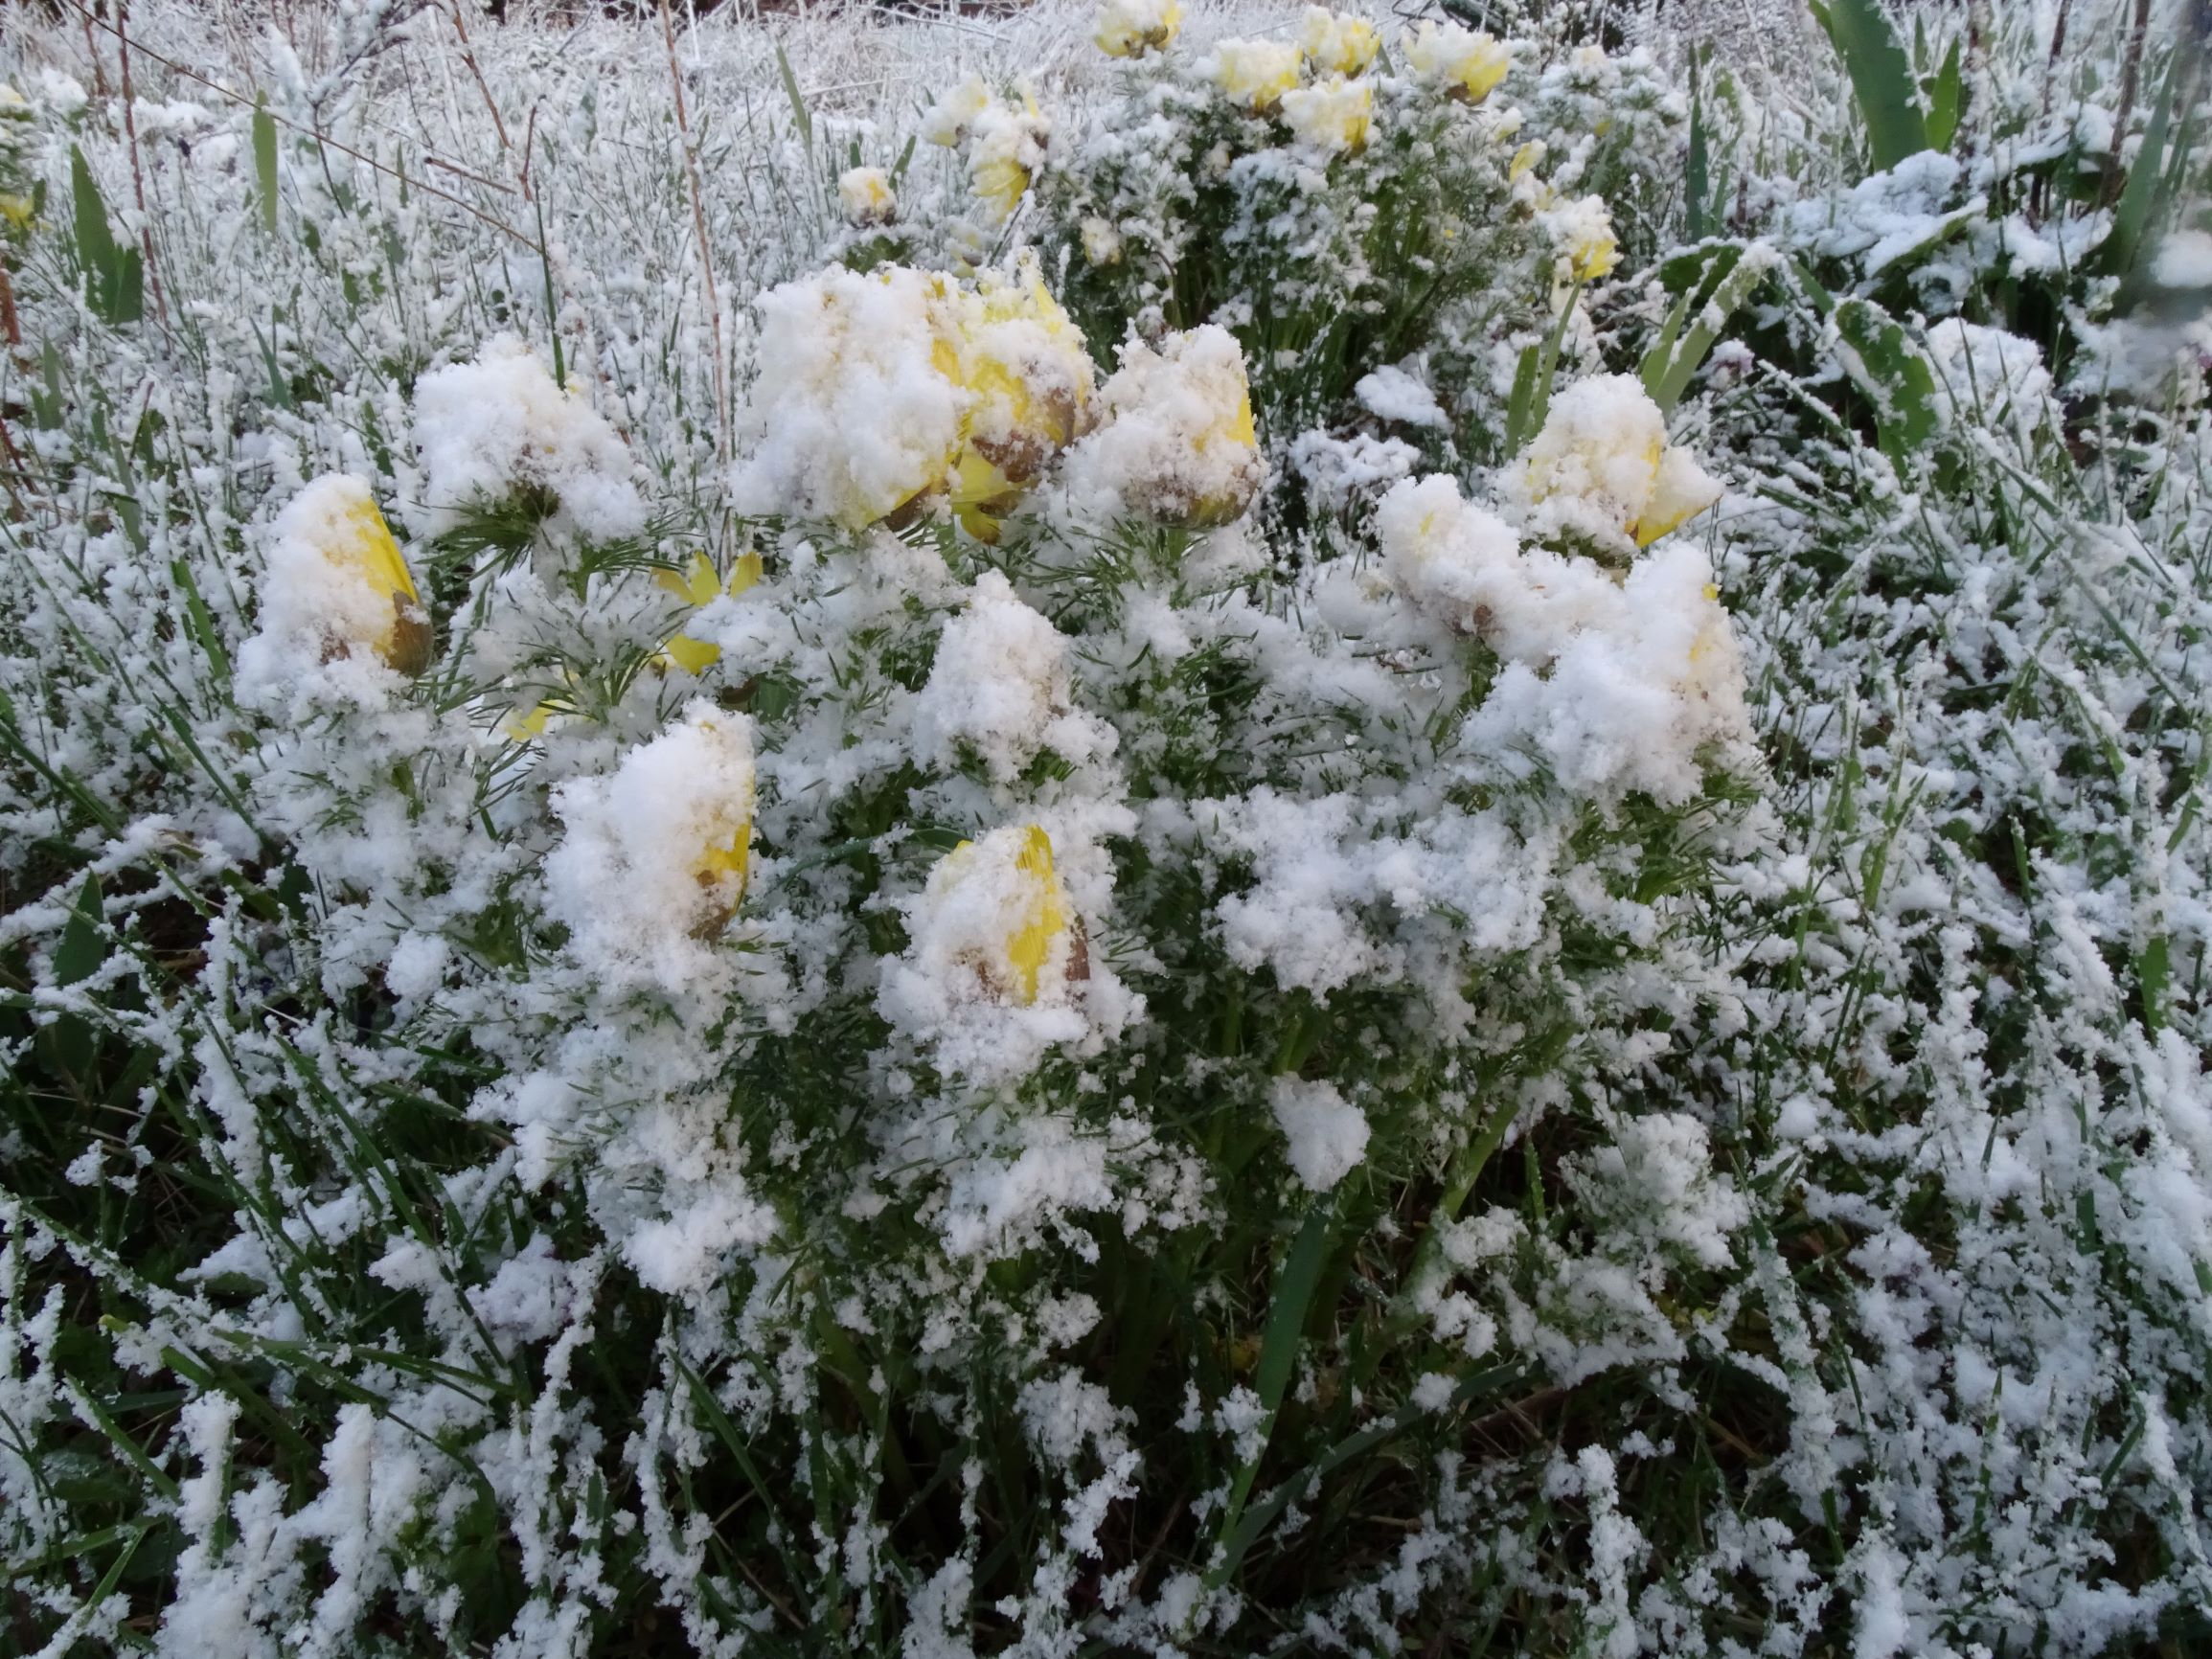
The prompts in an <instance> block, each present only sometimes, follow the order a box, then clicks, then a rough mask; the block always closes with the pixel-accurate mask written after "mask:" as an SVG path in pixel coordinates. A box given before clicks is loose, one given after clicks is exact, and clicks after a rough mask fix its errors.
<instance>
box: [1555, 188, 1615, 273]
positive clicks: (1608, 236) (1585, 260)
mask: <svg viewBox="0 0 2212 1659" xmlns="http://www.w3.org/2000/svg"><path fill="white" fill-rule="evenodd" d="M1550 219H1551V233H1552V240H1553V242H1554V244H1555V245H1556V246H1557V247H1558V248H1559V251H1560V254H1561V256H1562V258H1563V259H1564V260H1565V261H1566V263H1567V270H1568V273H1569V274H1570V275H1571V276H1572V277H1573V279H1574V280H1575V281H1576V282H1578V283H1594V282H1598V281H1600V280H1601V279H1603V278H1605V277H1608V276H1609V275H1611V274H1612V269H1613V267H1614V266H1615V265H1617V264H1619V263H1620V261H1621V249H1620V244H1619V242H1617V241H1616V240H1614V239H1613V216H1612V213H1611V210H1609V209H1608V207H1607V206H1606V201H1605V197H1603V196H1596V195H1586V196H1584V197H1583V198H1582V199H1581V200H1580V201H1571V202H1565V203H1562V204H1561V205H1560V206H1558V207H1555V208H1554V209H1552V211H1551V215H1550Z"/></svg>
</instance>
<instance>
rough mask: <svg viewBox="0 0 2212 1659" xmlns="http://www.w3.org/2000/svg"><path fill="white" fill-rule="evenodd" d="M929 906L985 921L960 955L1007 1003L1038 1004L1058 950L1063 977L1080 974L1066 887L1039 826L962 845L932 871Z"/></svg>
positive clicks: (997, 833)
mask: <svg viewBox="0 0 2212 1659" xmlns="http://www.w3.org/2000/svg"><path fill="white" fill-rule="evenodd" d="M1010 853H1011V854H1012V856H1011V858H1010V857H1009V854H1010ZM1010 866H1011V867H1010ZM985 883H989V884H990V885H989V886H988V887H984V885H983V884H985ZM978 889H981V891H978ZM925 901H926V902H929V903H930V904H931V905H932V906H933V908H935V909H936V910H938V911H939V912H940V913H951V912H955V911H957V912H960V913H965V914H969V915H974V914H982V915H985V916H987V918H988V920H985V921H984V923H983V934H984V936H983V937H982V938H980V939H974V940H972V941H970V942H969V943H968V944H967V945H966V947H965V948H963V949H961V950H960V952H959V954H960V957H961V958H962V959H963V960H964V961H965V962H966V963H967V965H968V966H970V967H972V968H973V969H974V971H975V973H976V976H977V977H978V978H979V979H981V980H982V981H983V983H984V985H985V986H986V987H987V988H988V989H990V991H991V992H992V995H993V996H996V997H997V998H998V999H999V1000H1000V1001H1002V1002H1008V1003H1013V1004H1015V1005H1018V1006H1020V1007H1023V1008H1027V1007H1029V1006H1030V1005H1031V1004H1033V1003H1035V1002H1036V1001H1037V999H1038V992H1039V991H1040V990H1041V989H1043V984H1044V976H1045V970H1046V968H1047V967H1048V966H1050V965H1051V964H1052V962H1053V959H1054V957H1055V955H1056V946H1057V947H1058V951H1057V954H1059V955H1060V963H1061V971H1062V975H1063V976H1064V977H1067V978H1076V977H1080V974H1079V972H1078V971H1077V963H1078V961H1079V958H1078V956H1077V948H1078V944H1079V942H1078V940H1076V939H1075V938H1074V937H1072V936H1071V920H1072V919H1071V916H1070V912H1069V908H1068V902H1067V890H1066V889H1065V888H1063V887H1062V886H1061V885H1060V876H1059V875H1058V874H1057V873H1056V872H1055V871H1054V869H1053V864H1052V838H1051V837H1050V836H1048V835H1047V834H1045V832H1044V830H1041V829H1040V828H1038V826H1037V825H1035V824H1031V825H1027V826H1025V827H1023V828H1021V829H1018V830H1015V829H1007V830H993V831H992V833H991V834H989V835H987V836H985V837H984V838H983V840H982V841H981V842H980V843H977V842H973V841H963V842H961V843H960V845H959V846H957V847H955V848H954V849H953V850H952V851H951V852H947V853H946V855H945V857H944V858H943V859H942V860H940V861H939V863H938V866H937V868H936V869H935V870H933V871H931V872H930V874H929V885H928V889H927V892H926V895H925ZM963 931H964V932H965V931H967V929H963ZM1062 941H1065V943H1061V942H1062Z"/></svg>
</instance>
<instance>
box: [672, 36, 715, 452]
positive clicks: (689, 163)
mask: <svg viewBox="0 0 2212 1659" xmlns="http://www.w3.org/2000/svg"><path fill="white" fill-rule="evenodd" d="M660 27H661V38H662V39H663V40H665V41H666V42H667V43H668V49H669V81H670V83H671V85H672V86H673V88H674V90H675V97H676V133H677V136H678V137H680V138H681V139H682V140H683V147H684V175H685V176H686V177H687V178H688V179H689V180H690V181H691V191H692V228H693V229H694V230H695V231H696V232H697V233H698V239H699V275H700V278H701V279H702V281H703V282H704V283H705V284H706V294H707V318H708V321H709V322H710V323H711V324H712V325H713V329H714V338H715V427H716V432H717V438H716V442H715V454H716V457H717V458H718V460H722V461H727V460H728V459H729V458H730V389H729V381H728V371H727V369H726V368H725V367H724V365H723V362H722V305H721V301H720V300H718V299H717V298H716V296H715V261H714V255H713V253H712V252H711V251H710V250H709V248H708V245H707V210H706V205H705V198H704V196H703V194H702V193H701V192H700V190H699V162H698V157H697V156H696V154H694V153H693V150H692V127H691V122H690V120H689V118H688V117H687V116H686V115H685V113H684V78H683V74H682V72H681V71H680V70H679V69H678V68H677V67H676V30H675V24H674V23H673V21H672V20H671V19H670V17H669V0H660Z"/></svg>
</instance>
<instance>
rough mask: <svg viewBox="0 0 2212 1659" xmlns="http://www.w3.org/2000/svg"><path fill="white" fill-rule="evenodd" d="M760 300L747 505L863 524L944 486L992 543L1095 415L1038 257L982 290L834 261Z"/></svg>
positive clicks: (994, 276) (1071, 336) (1073, 338)
mask: <svg viewBox="0 0 2212 1659" xmlns="http://www.w3.org/2000/svg"><path fill="white" fill-rule="evenodd" d="M757 305H758V308H759V311H760V313H761V347H760V352H761V373H760V377H759V379H758V380H757V382H756V383H755V386H754V392H753V402H752V407H751V409H750V411H749V414H748V420H749V421H750V423H751V424H752V425H753V427H754V428H755V429H756V430H757V432H758V433H759V436H760V440H761V442H760V443H759V445H758V447H757V448H756V449H755V451H754V453H753V455H752V457H751V458H750V459H749V460H748V461H746V462H745V463H744V464H743V465H742V466H741V467H740V469H739V472H738V492H739V496H740V499H741V501H742V502H744V503H745V504H746V506H747V510H748V511H766V512H795V513H797V514H799V515H801V516H806V517H819V518H831V519H834V520H835V521H836V522H837V523H839V524H842V525H844V526H845V527H846V528H847V529H849V530H858V529H860V528H861V527H862V526H864V525H868V524H873V523H875V522H877V521H878V520H879V519H883V518H888V517H890V516H892V515H893V514H895V513H898V512H899V511H901V510H902V509H904V508H906V507H907V506H908V505H909V504H911V503H913V502H915V501H917V500H918V499H919V498H921V497H923V496H925V495H931V494H937V493H946V494H949V495H950V497H951V500H952V505H953V507H954V508H955V510H956V511H959V512H960V514H961V516H962V519H963V521H964V522H966V523H967V525H968V528H969V532H970V533H971V534H975V535H977V536H979V537H981V538H983V539H985V540H990V539H992V538H993V537H994V536H995V534H996V528H997V527H996V524H995V515H996V514H997V513H1000V512H1003V511H1005V510H1006V508H1008V507H1009V506H1011V505H1012V504H1013V500H1014V498H1015V496H1016V495H1017V494H1019V492H1020V491H1021V490H1022V489H1026V488H1027V487H1028V486H1029V485H1030V484H1031V483H1032V482H1034V480H1035V479H1036V478H1037V476H1038V472H1039V471H1040V470H1041V469H1042V468H1043V466H1044V465H1045V463H1046V462H1047V461H1049V460H1050V459H1051V458H1052V457H1053V456H1054V455H1056V454H1058V453H1059V452H1060V449H1061V448H1062V447H1064V446H1065V445H1066V444H1067V443H1069V442H1070V441H1071V440H1072V439H1074V438H1075V437H1076V436H1078V435H1079V434H1080V433H1081V432H1082V431H1083V429H1084V427H1085V426H1086V424H1087V423H1088V420H1089V405H1090V398H1091V388H1092V379H1093V373H1092V369H1091V360H1090V352H1089V351H1088V349H1087V348H1086V347H1085V345H1084V343H1083V332H1082V330H1079V329H1078V328H1076V326H1075V325H1074V324H1073V323H1072V322H1070V321H1069V320H1068V317H1067V313H1066V312H1065V311H1063V310H1062V309H1061V308H1060V303H1059V302H1058V301H1057V300H1055V299H1054V298H1053V297H1052V293H1051V291H1050V290H1049V289H1047V288H1046V287H1045V285H1044V282H1043V279H1042V278H1041V277H1040V276H1039V275H1038V270H1037V266H1036V263H1035V261H1023V263H1022V264H1021V265H1020V266H1018V267H1017V268H1016V270H1015V273H1014V274H1013V275H1012V276H1011V277H1009V276H1003V275H1000V274H998V273H995V272H987V273H986V274H985V275H984V276H983V277H982V278H981V279H980V281H979V287H978V289H977V290H969V289H966V288H962V287H961V286H959V284H956V283H954V282H953V281H952V280H951V279H950V278H948V277H946V276H944V275H942V274H940V273H937V272H924V271H916V270H911V269H908V268H907V267H905V266H902V265H884V266H880V267H878V269H876V270H874V271H872V272H870V273H868V274H867V275H865V276H862V275H860V274H858V273H856V272H854V271H850V270H846V269H844V268H843V267H840V266H833V267H832V268H831V269H829V270H826V271H822V272H820V273H818V274H817V275H815V276H812V277H807V278H803V279H801V280H799V281H797V282H792V283H786V284H782V285H781V286H779V287H776V288H773V289H771V290H769V291H768V292H767V293H766V294H764V295H763V296H762V297H761V299H760V300H759V301H758V302H757Z"/></svg>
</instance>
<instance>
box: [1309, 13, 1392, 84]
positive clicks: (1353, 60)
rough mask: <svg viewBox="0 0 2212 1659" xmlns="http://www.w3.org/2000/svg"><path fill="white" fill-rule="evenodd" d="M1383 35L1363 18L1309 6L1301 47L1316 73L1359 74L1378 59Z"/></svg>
mask: <svg viewBox="0 0 2212 1659" xmlns="http://www.w3.org/2000/svg"><path fill="white" fill-rule="evenodd" d="M1381 46H1382V39H1381V36H1380V35H1379V34H1376V33H1375V25H1374V24H1372V23H1369V22H1368V21H1366V20H1365V19H1364V18H1360V17H1348V16H1346V15H1345V14H1344V13H1343V12H1341V11H1330V10H1329V9H1328V8H1326V7H1323V6H1309V7H1307V8H1306V20H1305V23H1304V25H1303V26H1302V27H1301V28H1300V29H1299V31H1298V47H1299V50H1300V51H1301V52H1303V53H1304V54H1305V57H1306V61H1307V62H1308V63H1309V64H1311V65H1312V68H1313V73H1314V74H1316V75H1357V74H1358V73H1359V72H1360V71H1361V70H1363V69H1365V68H1366V67H1367V66H1368V65H1369V64H1370V63H1373V62H1374V61H1375V54H1376V53H1377V52H1378V51H1380V49H1381Z"/></svg>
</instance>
